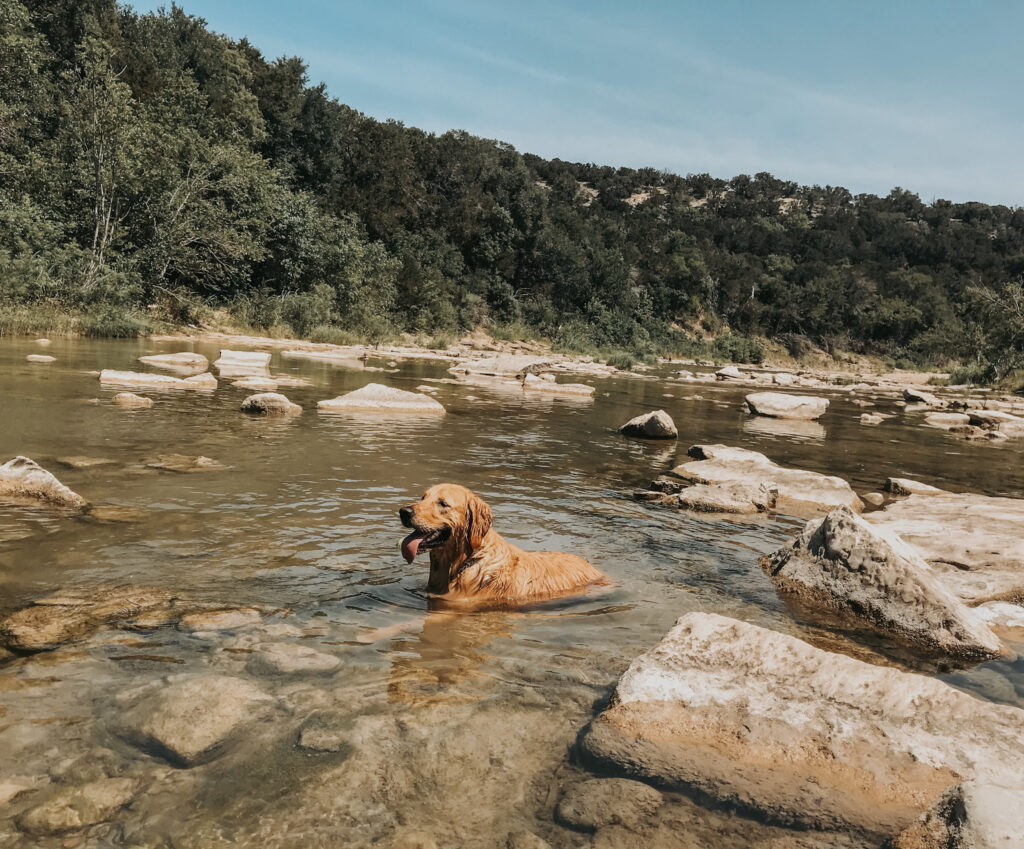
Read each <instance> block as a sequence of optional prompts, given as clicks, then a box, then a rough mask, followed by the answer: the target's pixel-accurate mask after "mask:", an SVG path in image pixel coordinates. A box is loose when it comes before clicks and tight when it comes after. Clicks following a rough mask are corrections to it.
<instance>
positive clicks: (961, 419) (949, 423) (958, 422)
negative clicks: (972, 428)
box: [924, 413, 971, 430]
mask: <svg viewBox="0 0 1024 849" xmlns="http://www.w3.org/2000/svg"><path fill="white" fill-rule="evenodd" d="M970 422H971V417H970V416H968V415H967V414H966V413H929V414H928V415H927V416H925V417H924V423H925V424H926V425H928V426H929V427H938V428H944V429H945V430H949V429H950V428H951V427H960V426H962V425H965V424H970Z"/></svg>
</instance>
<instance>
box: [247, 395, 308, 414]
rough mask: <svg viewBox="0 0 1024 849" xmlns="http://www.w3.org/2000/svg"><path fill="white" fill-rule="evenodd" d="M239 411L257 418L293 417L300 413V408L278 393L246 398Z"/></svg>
mask: <svg viewBox="0 0 1024 849" xmlns="http://www.w3.org/2000/svg"><path fill="white" fill-rule="evenodd" d="M241 410H242V412H243V413H251V414H254V415H257V416H294V415H296V414H298V413H301V412H302V407H300V406H299V405H298V404H293V403H292V402H291V401H289V400H288V399H287V398H286V397H285V396H284V395H281V394H280V393H279V392H260V393H258V394H256V395H250V396H249V397H248V398H246V399H245V400H244V401H243V402H242V407H241Z"/></svg>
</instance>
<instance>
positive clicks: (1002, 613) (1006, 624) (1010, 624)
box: [974, 601, 1024, 630]
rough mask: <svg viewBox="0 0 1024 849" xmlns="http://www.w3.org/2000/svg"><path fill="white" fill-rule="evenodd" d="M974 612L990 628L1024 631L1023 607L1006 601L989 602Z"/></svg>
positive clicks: (979, 606)
mask: <svg viewBox="0 0 1024 849" xmlns="http://www.w3.org/2000/svg"><path fill="white" fill-rule="evenodd" d="M974 610H975V611H976V612H977V614H978V616H979V617H980V618H981V620H982V621H983V622H985V623H986V624H987V625H989V626H990V627H992V628H1004V629H1014V630H1024V607H1022V606H1021V605H1019V604H1010V603H1009V602H1006V601H990V602H987V603H986V604H980V605H978V606H977V607H976V608H974Z"/></svg>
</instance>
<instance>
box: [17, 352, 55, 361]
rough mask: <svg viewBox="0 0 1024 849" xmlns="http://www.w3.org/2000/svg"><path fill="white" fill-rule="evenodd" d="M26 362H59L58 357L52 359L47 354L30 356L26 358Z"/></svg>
mask: <svg viewBox="0 0 1024 849" xmlns="http://www.w3.org/2000/svg"><path fill="white" fill-rule="evenodd" d="M25 360H26V362H30V363H55V362H57V358H56V357H51V356H48V355H46V354H29V355H28V356H27V357H25Z"/></svg>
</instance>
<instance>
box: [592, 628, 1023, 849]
mask: <svg viewBox="0 0 1024 849" xmlns="http://www.w3.org/2000/svg"><path fill="white" fill-rule="evenodd" d="M965 717H970V721H967V722H965V721H964V718H965ZM1022 734H1024V711H1022V710H1020V709H1019V708H1014V707H1008V706H1005V705H995V704H991V703H987V702H982V701H979V700H978V699H976V698H974V697H973V696H970V695H968V694H967V693H964V692H962V691H960V690H957V689H955V688H953V687H950V686H949V685H947V684H944V683H942V682H941V681H938V680H936V679H934V678H930V677H927V676H924V675H917V674H912V673H907V672H901V671H898V670H896V669H891V668H885V667H879V666H874V665H871V664H868V663H864V662H862V661H859V660H854V659H853V658H850V657H846V656H845V655H838V654H832V653H830V652H826V651H822V650H821V649H817V648H814V647H813V646H811V645H809V644H807V643H805V642H802V641H801V640H798V639H796V638H794V637H790V636H787V635H783V634H778V633H774V632H772V631H768V630H766V629H764V628H759V627H757V626H754V625H749V624H747V623H744V622H739V621H737V620H734V619H728V618H725V617H722V616H717V615H714V614H709V613H690V614H688V615H686V616H684V617H682V618H681V619H680V620H679V621H678V622H677V623H676V625H675V627H674V628H673V629H672V630H671V631H670V632H669V633H668V634H667V635H666V637H665V638H664V639H663V640H662V641H661V643H659V644H658V645H657V646H656V647H655V648H653V649H651V650H650V651H648V652H647V653H646V654H644V655H641V656H640V657H639V658H637V659H636V660H634V661H633V663H632V664H631V665H630V667H629V669H628V670H627V671H626V673H625V674H624V675H623V676H622V678H621V679H620V680H619V683H618V686H617V687H616V690H615V693H614V694H613V697H612V702H611V706H610V707H609V708H608V709H607V710H605V711H604V712H603V713H602V714H601V715H600V716H598V717H597V718H596V719H595V720H594V721H593V722H592V723H591V724H590V726H589V728H588V729H587V730H586V732H585V733H584V735H583V736H582V738H581V743H580V745H581V753H582V755H583V756H584V757H585V758H586V759H587V760H589V761H590V762H592V763H596V764H597V765H600V766H601V767H602V768H611V769H614V770H616V771H617V772H619V773H620V774H625V775H627V776H629V777H632V778H638V779H642V780H646V781H650V782H653V783H655V784H657V785H659V786H661V787H664V788H667V789H670V790H675V791H682V792H688V793H696V794H698V795H706V796H709V797H711V798H712V799H714V800H715V801H716V802H718V803H720V804H723V805H726V806H730V807H734V808H736V809H738V810H739V811H741V812H743V811H745V812H748V813H752V814H755V815H757V816H760V817H765V818H767V819H769V820H771V821H774V822H779V823H782V824H795V825H801V826H804V827H809V828H814V829H829V830H840V829H843V830H845V829H850V828H852V829H857V830H860V831H862V832H864V833H866V834H868V835H873V836H874V838H876V839H879V840H880V839H881V838H885V837H889V836H891V835H893V834H895V833H897V832H898V831H900V830H901V829H903V828H905V827H906V826H907V825H909V824H910V823H911V822H912V821H913V820H914V819H915V818H916V817H918V816H919V815H920V814H921V813H922V812H923V811H924V810H925V809H926V808H927V807H928V806H929V805H930V804H932V803H933V802H934V801H935V799H936V798H937V797H938V796H940V795H941V794H942V793H944V792H945V791H946V790H947V789H948V788H949V787H951V786H953V785H954V784H956V783H958V782H960V781H964V780H970V779H973V778H979V779H982V780H985V781H991V782H993V783H997V784H998V783H1002V784H1007V785H1009V786H1013V785H1014V784H1018V783H1019V777H1020V775H1021V774H1022V770H1024V747H1022V746H1021V745H1020V740H1021V735H1022Z"/></svg>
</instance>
